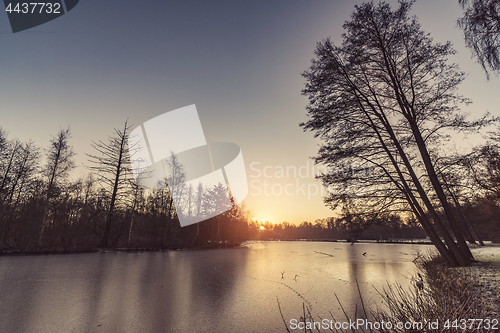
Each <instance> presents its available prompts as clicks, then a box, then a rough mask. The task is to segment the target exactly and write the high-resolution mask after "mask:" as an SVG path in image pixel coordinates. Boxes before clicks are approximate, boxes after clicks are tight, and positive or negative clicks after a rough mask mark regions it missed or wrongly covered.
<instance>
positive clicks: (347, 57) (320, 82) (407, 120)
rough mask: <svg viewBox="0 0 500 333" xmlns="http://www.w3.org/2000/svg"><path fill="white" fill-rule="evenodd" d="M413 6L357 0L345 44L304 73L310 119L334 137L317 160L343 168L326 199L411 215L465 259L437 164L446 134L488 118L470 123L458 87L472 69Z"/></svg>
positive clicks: (361, 210)
mask: <svg viewBox="0 0 500 333" xmlns="http://www.w3.org/2000/svg"><path fill="white" fill-rule="evenodd" d="M412 3H413V1H400V5H399V8H397V9H396V10H394V11H393V10H392V9H391V8H390V6H389V5H388V4H386V3H384V2H382V3H379V4H378V5H374V4H373V2H370V3H365V4H363V5H360V6H356V7H355V11H354V13H353V14H352V17H351V20H350V21H347V22H346V23H345V24H344V30H345V32H344V34H343V42H342V45H340V46H336V45H334V44H333V43H332V41H331V40H330V39H326V40H324V41H322V42H319V43H318V44H317V48H316V51H315V54H316V58H315V59H313V61H312V64H311V67H310V68H309V69H308V70H307V71H306V72H304V73H303V76H304V77H305V78H306V80H307V83H306V88H305V89H304V90H303V94H305V95H307V96H308V97H309V105H308V106H307V111H308V116H309V120H308V121H307V122H306V123H303V124H301V126H303V128H304V130H311V131H314V132H316V133H315V135H316V136H319V137H321V138H322V139H323V141H324V142H325V143H324V144H323V145H322V146H321V148H320V150H319V155H318V156H317V157H316V162H317V163H322V164H324V165H326V166H328V167H330V170H333V169H335V168H340V169H341V170H342V171H341V172H336V173H332V172H326V173H323V174H322V175H321V176H320V178H321V179H322V181H323V183H324V184H325V185H326V186H329V187H332V186H335V185H339V184H341V185H342V190H341V191H339V188H338V186H337V188H336V189H335V190H334V191H331V192H330V193H329V195H328V196H327V197H326V198H325V201H326V203H327V204H329V205H330V206H331V207H332V208H336V207H337V206H339V205H340V206H341V207H342V208H343V210H344V212H346V215H348V216H349V218H351V219H354V216H359V217H363V219H364V220H365V221H373V220H375V219H377V218H379V217H380V216H382V215H389V214H391V213H393V212H394V211H406V212H411V213H412V214H414V215H415V216H416V217H417V218H418V220H419V221H420V223H421V225H422V227H423V228H424V230H425V231H426V232H427V234H428V235H429V237H430V239H431V240H432V242H433V243H434V244H435V245H436V247H437V248H438V250H439V251H440V253H441V254H442V255H443V257H444V258H446V260H447V261H448V262H449V263H450V264H452V265H462V266H465V265H468V264H470V262H471V259H472V254H471V253H470V250H469V248H468V247H467V244H466V242H465V239H464V236H463V234H462V231H461V230H460V227H459V225H458V223H457V221H456V218H455V216H454V212H453V209H452V206H451V205H450V204H449V202H448V198H447V197H446V195H445V192H444V190H443V186H442V184H441V182H440V179H439V178H438V176H437V173H436V170H435V168H434V162H435V157H436V156H439V154H441V153H442V151H440V150H439V147H440V146H441V145H442V144H443V142H442V141H443V139H446V135H445V134H446V133H447V131H449V130H450V129H451V130H453V129H455V130H457V129H459V130H471V129H473V128H474V129H477V128H478V127H480V126H482V125H484V123H485V122H486V121H484V119H483V120H480V121H476V122H472V123H471V122H467V121H466V120H465V117H464V116H463V115H462V114H460V113H459V108H458V105H459V103H461V102H467V101H466V100H465V99H463V98H462V97H460V96H458V95H457V94H456V89H457V87H458V85H459V84H460V83H461V82H462V81H463V79H464V77H465V76H464V74H463V73H462V72H460V71H459V70H458V67H457V66H456V65H455V64H449V63H448V61H447V58H448V56H449V55H452V54H454V50H453V49H452V47H451V44H450V43H449V42H448V43H445V44H439V43H434V42H433V41H432V38H430V36H429V35H428V34H426V33H424V31H422V29H421V27H420V25H419V24H418V22H417V20H416V18H410V17H409V16H408V12H409V10H410V8H411V5H412ZM371 170H377V172H371ZM353 186H354V190H349V187H350V188H353ZM441 211H442V212H444V216H445V218H446V221H444V220H443V218H442V214H440V213H439V212H441ZM446 222H448V224H446ZM448 225H449V226H450V227H451V229H452V231H453V236H454V237H453V236H452V234H450V232H449V231H448V228H447V226H448Z"/></svg>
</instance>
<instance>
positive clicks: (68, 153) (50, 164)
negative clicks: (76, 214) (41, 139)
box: [38, 128, 75, 244]
mask: <svg viewBox="0 0 500 333" xmlns="http://www.w3.org/2000/svg"><path fill="white" fill-rule="evenodd" d="M70 137H71V133H70V130H69V128H68V129H65V130H60V131H59V133H58V134H57V136H56V137H53V138H52V140H50V147H49V149H48V151H47V165H46V167H45V170H44V175H45V177H46V179H47V188H46V191H45V201H44V208H43V218H42V228H41V229H40V236H39V238H38V243H39V244H40V243H41V241H42V237H43V232H44V230H45V228H46V226H47V218H48V213H49V206H50V204H51V200H52V199H53V198H54V197H56V196H57V193H56V192H58V191H59V190H60V187H61V186H62V185H63V182H65V181H66V180H67V178H68V174H69V172H70V171H71V170H73V168H74V167H75V163H74V160H73V157H74V156H75V153H74V152H73V147H71V146H70V145H69V143H68V141H69V139H70Z"/></svg>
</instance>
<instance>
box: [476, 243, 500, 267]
mask: <svg viewBox="0 0 500 333" xmlns="http://www.w3.org/2000/svg"><path fill="white" fill-rule="evenodd" d="M471 252H472V254H473V255H474V258H475V259H476V260H478V261H484V262H494V263H499V264H500V244H492V243H491V242H485V246H481V247H476V248H471Z"/></svg>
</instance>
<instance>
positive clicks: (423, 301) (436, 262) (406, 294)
mask: <svg viewBox="0 0 500 333" xmlns="http://www.w3.org/2000/svg"><path fill="white" fill-rule="evenodd" d="M415 264H416V265H417V269H418V271H419V273H420V274H421V275H422V277H423V281H424V282H423V287H422V288H418V287H417V283H416V282H417V280H414V281H412V286H411V287H409V288H403V287H402V286H401V285H399V284H394V285H388V286H387V287H385V288H384V289H383V290H377V291H378V292H379V294H380V295H381V296H382V298H383V304H384V307H383V308H380V307H379V308H375V309H369V313H370V316H369V317H370V318H369V321H370V322H372V323H382V322H384V323H388V322H390V323H392V324H393V325H392V326H393V327H387V326H385V327H377V329H373V330H370V329H369V328H368V329H367V328H366V327H363V328H360V329H358V330H350V329H335V328H333V329H330V328H329V329H327V330H320V329H314V330H307V329H305V330H302V331H303V332H306V333H307V332H319V333H322V332H330V331H331V332H370V331H371V332H391V333H392V332H461V333H463V332H493V331H496V332H498V328H497V330H491V329H486V328H484V326H483V327H482V328H480V329H478V323H477V322H475V323H474V324H473V323H472V322H470V321H469V322H467V324H466V329H462V328H456V326H455V328H453V327H452V326H451V325H452V324H453V321H454V320H455V319H457V320H458V321H457V322H456V324H458V325H460V323H461V322H460V320H462V319H465V320H466V321H467V320H468V319H472V318H477V319H478V318H481V319H486V318H489V319H490V320H491V319H493V317H491V315H492V314H491V312H490V310H489V309H490V308H489V307H488V306H486V304H485V303H484V298H483V289H482V287H481V286H480V285H479V284H478V283H477V278H476V276H474V273H473V270H471V269H467V268H465V269H464V268H461V269H457V268H450V267H446V265H445V263H444V262H443V261H442V259H441V258H440V257H436V256H432V255H430V254H429V255H426V256H419V258H417V259H416V261H415ZM358 291H359V287H358ZM335 296H336V295H335ZM360 298H361V300H362V295H361V293H360ZM337 301H338V302H339V304H340V301H339V300H338V298H337ZM340 306H341V308H342V309H344V307H343V306H342V304H340ZM280 311H281V310H280ZM344 316H345V320H347V321H348V320H349V319H351V320H354V321H355V320H356V319H358V318H363V319H364V318H367V316H366V311H365V309H363V312H362V316H357V314H355V315H353V316H351V317H349V315H348V314H347V313H346V312H345V311H344ZM301 319H302V320H305V321H313V316H312V315H311V314H310V313H309V312H308V311H306V310H304V316H303V317H302V318H301ZM332 319H333V320H334V321H337V320H335V318H333V315H332ZM447 319H450V321H449V324H450V327H448V329H445V327H444V324H445V323H446V320H447ZM498 319H499V318H497V320H498ZM316 320H318V319H316ZM436 320H438V321H439V322H438V323H439V326H438V328H435V327H429V322H432V323H435V322H436ZM396 323H403V324H404V323H422V326H421V327H414V328H410V327H407V328H397V327H395V324H396ZM462 323H463V322H462ZM470 324H473V325H472V328H470V326H469V325H470ZM285 326H286V323H285ZM497 327H500V324H499V325H497ZM286 329H287V331H288V332H290V330H289V328H288V327H287V328H286Z"/></svg>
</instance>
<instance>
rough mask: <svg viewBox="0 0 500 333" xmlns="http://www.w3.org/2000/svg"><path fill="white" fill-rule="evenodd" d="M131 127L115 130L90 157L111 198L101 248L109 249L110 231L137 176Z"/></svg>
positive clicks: (125, 126)
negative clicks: (130, 147)
mask: <svg viewBox="0 0 500 333" xmlns="http://www.w3.org/2000/svg"><path fill="white" fill-rule="evenodd" d="M130 128H131V126H130V125H128V121H125V124H124V126H123V129H121V130H120V129H116V128H115V130H114V135H113V136H110V137H109V138H108V142H106V143H105V142H102V141H99V142H94V141H93V142H92V147H93V148H94V149H95V150H96V151H97V154H96V155H94V154H87V156H88V157H89V161H90V162H91V163H92V165H91V166H89V168H90V170H92V171H93V172H94V173H95V174H97V177H98V178H97V180H98V182H99V183H100V184H101V186H102V189H103V190H104V192H105V193H106V195H107V196H108V197H109V204H108V210H107V214H106V221H105V224H104V232H103V234H102V239H101V246H102V247H107V246H108V242H109V238H110V231H111V228H112V223H113V218H114V214H115V210H116V207H117V206H118V205H119V204H120V203H122V202H123V199H124V197H126V196H128V195H129V194H130V190H131V186H130V185H131V183H130V182H131V181H132V180H133V173H132V168H131V164H130V155H129V151H128V146H127V143H128V137H129V132H130Z"/></svg>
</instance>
